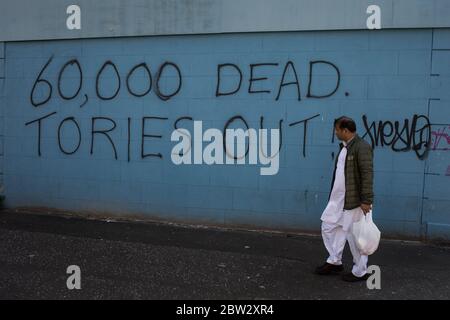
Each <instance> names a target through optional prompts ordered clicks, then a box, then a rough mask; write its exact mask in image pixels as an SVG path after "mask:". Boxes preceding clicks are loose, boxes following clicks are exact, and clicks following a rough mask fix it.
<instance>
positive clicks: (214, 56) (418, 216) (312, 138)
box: [3, 29, 450, 237]
mask: <svg viewBox="0 0 450 320" xmlns="http://www.w3.org/2000/svg"><path fill="white" fill-rule="evenodd" d="M449 32H450V31H449V29H440V30H432V29H423V30H382V31H374V32H370V31H364V30H363V31H334V32H289V33H257V34H229V35H204V36H171V37H136V38H116V39H89V40H67V41H42V42H14V43H9V42H8V43H6V45H5V47H6V48H5V49H6V50H5V51H6V57H7V59H6V64H5V66H6V90H5V93H6V95H5V106H4V117H5V128H4V151H5V157H4V161H3V162H4V181H5V186H6V189H5V192H6V203H7V205H9V206H48V207H57V208H63V209H71V210H86V211H96V212H113V213H117V214H121V215H128V214H145V215H148V216H154V217H161V218H164V219H168V220H182V221H188V222H193V223H196V222H202V223H204V222H208V223H214V224H221V225H236V224H239V225H250V226H251V227H265V228H271V229H291V228H292V229H299V230H306V231H308V230H316V231H317V230H319V227H320V215H321V212H322V211H323V209H324V207H325V205H326V201H327V198H328V193H329V190H330V183H331V175H332V171H333V161H334V160H333V159H334V157H335V155H336V153H337V151H338V145H337V141H336V140H334V139H333V121H334V119H335V118H336V117H338V116H340V115H342V114H345V115H348V116H351V117H353V118H354V119H355V120H356V122H357V126H358V132H359V134H360V135H361V136H363V137H364V139H366V140H367V141H368V142H370V143H372V144H373V146H374V148H375V196H376V199H375V205H374V214H375V219H376V222H377V223H378V224H379V225H380V228H381V229H382V231H383V233H384V234H385V235H388V234H389V235H392V236H397V237H420V236H425V235H426V234H427V232H428V236H430V237H438V236H443V237H449V236H450V209H449V204H450V203H449V201H450V194H449V192H448V190H449V186H450V176H449V175H450V172H449V171H450V169H449V167H448V166H449V165H450V153H449V151H448V148H449V139H448V135H447V134H448V132H450V128H447V127H448V124H449V123H450V114H449V103H448V101H449V99H450V96H449V92H450V90H449V89H450V54H448V53H449V52H450V51H446V49H448V48H450V40H449V39H450V36H449V34H450V33H449ZM50 57H53V58H52V59H51V60H50ZM72 59H77V61H78V62H79V65H80V67H81V70H82V85H81V89H80V90H79V92H78V94H77V95H76V96H75V97H74V98H73V99H64V98H63V97H62V96H65V97H66V98H70V97H71V96H74V95H75V93H76V92H77V91H78V88H79V85H80V74H79V70H78V68H77V67H76V64H70V65H68V66H67V67H66V68H65V69H63V67H64V65H65V64H66V63H67V62H69V61H71V60H72ZM48 61H50V62H49V64H48V66H47V67H46V68H45V69H44V70H43V68H44V66H45V65H46V63H47V62H48ZM106 61H111V62H112V63H113V64H114V65H115V67H116V68H117V70H118V74H119V75H120V84H121V86H120V89H119V91H118V93H117V95H116V96H115V97H114V98H111V99H109V100H102V99H100V98H99V97H98V94H100V95H101V96H106V97H110V96H111V97H112V96H113V95H114V93H115V91H116V88H117V83H118V79H117V75H116V74H115V73H114V69H113V67H112V65H108V66H107V67H106V68H105V69H104V72H102V73H101V75H100V76H99V81H98V83H97V81H96V79H97V76H98V74H99V70H100V69H101V68H102V65H103V64H104V63H105V62H106ZM289 61H291V62H292V64H289V65H288V66H287V69H286V73H285V77H284V83H288V82H293V81H294V80H295V74H294V72H293V69H294V68H295V71H296V73H297V76H298V80H299V83H300V100H299V99H298V92H297V86H296V85H287V86H283V87H282V88H281V93H280V96H279V99H277V94H278V91H279V87H280V83H281V81H282V78H283V74H284V72H283V71H284V69H285V67H286V65H287V64H288V62H289ZM314 61H325V62H326V63H324V62H319V63H315V64H313V65H312V66H313V67H312V72H310V63H311V62H314ZM142 62H146V63H147V65H148V67H149V69H150V73H151V76H152V80H153V86H152V88H151V90H150V92H149V93H148V94H147V95H145V96H143V97H136V96H133V95H132V94H130V92H129V91H130V90H131V91H132V92H135V93H143V92H145V91H146V89H147V88H148V83H149V77H148V75H147V74H146V73H145V72H144V69H143V68H138V69H136V70H135V72H133V73H132V75H131V76H130V78H129V87H130V90H129V89H128V88H127V75H128V74H129V73H130V71H131V70H132V69H133V67H134V66H136V65H138V64H140V63H142ZM165 62H171V63H173V64H175V65H176V66H177V67H178V68H179V70H180V72H181V75H182V84H181V89H180V91H179V92H178V93H177V94H176V95H175V96H173V97H172V98H170V99H168V100H163V99H161V98H159V97H158V96H157V94H156V89H157V85H156V82H157V81H156V80H157V79H158V74H157V73H158V69H159V67H160V66H161V65H163V64H164V63H165ZM227 63H229V64H234V65H236V66H238V67H239V69H240V70H241V72H242V76H243V77H242V84H241V87H240V90H239V91H238V92H236V93H235V94H232V95H225V96H216V90H217V81H218V80H217V79H218V75H217V73H218V65H220V64H227ZM263 63H270V64H277V65H264V66H256V67H253V78H267V79H266V80H261V81H254V82H253V83H252V88H251V89H252V90H254V91H256V90H265V91H269V92H264V93H249V79H250V73H251V72H250V70H251V65H252V64H263ZM333 66H335V67H336V69H335V68H334V67H333ZM293 67H294V68H293ZM41 70H43V72H42V74H41V77H40V79H41V80H46V81H48V83H46V82H44V81H39V82H38V83H37V85H36V86H35V90H34V91H33V90H32V89H33V85H34V83H35V82H36V80H37V78H38V75H39V73H40V72H41ZM61 70H64V72H62V73H61V77H60V79H59V81H58V78H59V74H60V72H61ZM336 70H339V74H340V78H339V83H338V85H337V80H338V75H337V72H336ZM222 71H223V72H222V73H221V77H220V80H221V81H220V90H221V91H223V92H224V91H233V89H235V87H236V84H237V83H239V76H238V73H237V71H236V69H234V68H232V67H228V68H224V69H222ZM437 74H439V75H437ZM159 80H160V81H159V82H158V83H159V86H158V87H159V89H160V91H161V92H162V93H170V92H173V91H175V89H176V88H177V86H178V84H179V82H178V77H177V73H176V71H175V68H173V67H172V66H169V67H167V68H166V69H165V70H164V72H163V73H162V74H161V75H160V78H159ZM96 83H97V84H98V90H96ZM49 84H50V86H51V87H52V94H51V97H50V99H49V100H48V101H47V102H46V103H43V104H41V105H38V106H33V104H32V101H31V98H30V96H32V97H33V101H34V103H35V104H38V103H40V102H44V101H45V100H46V99H47V98H48V97H49ZM58 84H59V89H60V90H58ZM335 87H337V90H336V92H335V93H333V94H331V93H332V91H333V89H334V88H335ZM59 91H61V93H60V92H59ZM97 91H98V93H97ZM308 92H309V95H308ZM328 94H331V95H330V96H328V97H322V98H316V97H314V96H326V95H328ZM86 97H87V98H86ZM436 99H440V100H436ZM54 112H56V113H55V114H52V113H54ZM46 115H50V116H49V117H47V118H45V119H43V120H42V122H41V134H40V152H41V154H40V155H39V154H38V138H39V136H38V122H32V121H34V120H36V119H39V118H41V117H44V116H46ZM186 116H187V117H192V119H193V120H202V121H203V127H204V129H206V128H210V127H214V128H219V129H223V128H224V126H225V124H226V123H227V121H228V120H229V119H230V118H232V117H234V116H242V117H243V119H245V121H246V122H247V124H248V126H249V127H252V128H256V129H257V128H259V126H260V121H261V117H264V120H263V126H264V128H277V127H278V126H279V123H280V120H282V122H281V129H282V147H281V149H280V169H279V172H278V174H277V175H274V176H261V175H260V174H259V168H260V166H259V165H234V166H230V165H212V166H208V165H205V164H203V165H180V166H177V165H175V164H173V163H172V161H171V156H170V154H171V150H172V147H173V146H174V145H175V142H171V141H170V134H171V133H172V131H173V129H174V123H175V122H176V121H177V119H179V118H180V117H186ZM67 117H74V120H75V121H76V124H77V125H78V126H79V129H80V131H79V132H80V133H81V138H80V135H79V132H78V130H77V127H76V124H75V122H73V121H72V120H66V121H65V122H63V120H64V119H66V118H67ZM93 117H107V118H108V119H112V120H113V121H114V122H115V123H116V127H115V129H114V130H112V131H110V132H109V136H110V138H111V141H112V142H113V143H114V148H115V151H116V155H117V159H116V158H115V151H114V149H113V146H112V144H111V142H110V141H109V140H108V138H107V136H105V135H103V134H95V135H94V143H93V152H92V154H91V148H92V134H91V131H92V121H93V120H92V119H93ZM143 117H164V118H167V119H150V120H148V121H147V122H146V126H145V133H146V134H148V135H162V137H161V138H155V137H145V138H144V139H142V118H143ZM310 118H311V119H310ZM305 119H310V120H308V121H307V126H306V136H305V134H304V133H305V130H304V129H305V128H304V122H303V123H300V124H297V125H295V123H296V122H298V121H302V120H305ZM95 121H96V124H95V128H97V129H105V130H106V129H108V128H111V126H112V122H111V120H105V119H100V120H95ZM30 122H32V123H30ZM26 123H29V124H28V125H26ZM61 123H63V124H62V125H61ZM128 124H130V130H128ZM60 125H61V130H60V138H61V139H60V143H61V145H62V148H63V150H65V151H66V152H67V151H68V152H72V151H75V150H76V152H74V153H73V154H65V153H63V152H62V151H61V149H60V147H59V144H58V127H59V126H60ZM178 127H183V128H187V129H189V130H191V131H192V127H193V126H192V121H190V120H187V119H183V120H180V121H179V122H178ZM235 127H241V128H245V127H244V126H243V122H242V121H240V120H237V121H234V122H232V124H231V126H230V128H235ZM445 128H447V129H445ZM444 129H445V130H448V131H445V130H444ZM442 130H444V131H442ZM128 132H130V133H128ZM411 132H412V134H411V135H410V133H411ZM142 140H144V150H142ZM79 142H80V144H79V148H78V149H76V147H77V145H78V143H79ZM427 142H428V143H429V148H426V144H427ZM142 151H144V153H161V155H162V158H159V157H145V158H142V156H141V153H142Z"/></svg>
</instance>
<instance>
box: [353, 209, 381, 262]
mask: <svg viewBox="0 0 450 320" xmlns="http://www.w3.org/2000/svg"><path fill="white" fill-rule="evenodd" d="M352 234H353V236H354V238H355V242H356V246H357V247H358V249H359V250H360V252H361V254H364V255H371V254H372V253H374V252H375V251H376V250H377V248H378V244H379V243H380V236H381V232H380V230H378V228H377V226H376V225H375V223H374V222H373V220H372V211H370V212H368V213H367V214H366V215H365V216H364V215H363V216H362V217H361V219H360V220H359V221H357V222H354V223H353V226H352Z"/></svg>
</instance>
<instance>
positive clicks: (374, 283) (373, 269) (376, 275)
mask: <svg viewBox="0 0 450 320" xmlns="http://www.w3.org/2000/svg"><path fill="white" fill-rule="evenodd" d="M367 273H368V274H370V276H369V278H368V279H367V281H366V285H367V289H369V290H373V289H377V290H380V289H381V269H380V267H379V266H377V265H371V266H369V267H368V268H367Z"/></svg>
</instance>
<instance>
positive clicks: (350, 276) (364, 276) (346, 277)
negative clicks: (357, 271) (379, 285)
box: [342, 272, 369, 282]
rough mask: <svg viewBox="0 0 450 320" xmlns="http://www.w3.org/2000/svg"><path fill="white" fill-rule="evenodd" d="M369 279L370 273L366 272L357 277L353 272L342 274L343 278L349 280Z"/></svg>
mask: <svg viewBox="0 0 450 320" xmlns="http://www.w3.org/2000/svg"><path fill="white" fill-rule="evenodd" d="M367 279H369V274H367V273H366V274H365V275H363V276H362V277H357V276H355V275H354V274H353V273H351V272H349V273H346V274H344V275H343V276H342V280H344V281H347V282H358V281H366V280H367Z"/></svg>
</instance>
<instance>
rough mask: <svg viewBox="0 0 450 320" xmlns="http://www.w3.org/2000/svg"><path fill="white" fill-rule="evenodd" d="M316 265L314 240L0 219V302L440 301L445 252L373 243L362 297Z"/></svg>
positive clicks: (449, 291) (12, 215)
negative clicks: (76, 274)
mask: <svg viewBox="0 0 450 320" xmlns="http://www.w3.org/2000/svg"><path fill="white" fill-rule="evenodd" d="M325 258H326V251H325V248H324V247H323V243H322V240H321V238H320V236H313V235H311V236H309V235H299V234H284V233H270V232H262V231H258V232H256V231H245V230H230V229H219V228H211V227H198V226H197V227H195V226H181V225H175V224H165V223H161V222H133V221H114V220H105V219H104V220H93V219H84V218H80V217H77V216H70V215H59V214H57V213H51V212H50V213H45V214H44V213H36V212H32V211H30V212H27V211H23V210H21V211H16V210H3V211H0V299H158V300H159V299H211V300H217V299H227V300H228V299H258V300H259V299H261V300H265V299H276V300H279V299H283V300H297V299H348V300H355V299H408V300H409V299H449V298H450V275H449V270H450V248H449V247H445V246H437V245H431V244H424V243H419V242H407V241H392V240H382V242H381V244H380V247H379V249H378V251H377V252H376V253H375V254H374V255H372V256H370V259H369V265H377V266H379V267H380V270H381V289H372V290H370V289H368V288H367V285H366V283H365V282H359V283H347V282H344V281H342V280H341V278H340V277H339V276H318V275H315V274H313V272H312V271H313V270H314V268H315V267H316V266H317V265H319V264H322V263H323V261H324V259H325ZM70 265H77V266H79V267H80V270H81V289H80V290H76V289H75V290H69V289H68V288H67V285H66V281H67V278H68V277H69V276H70V274H67V273H66V271H67V267H68V266H70ZM344 265H345V267H346V270H350V268H351V254H350V251H349V249H348V246H347V247H346V249H345V252H344Z"/></svg>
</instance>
